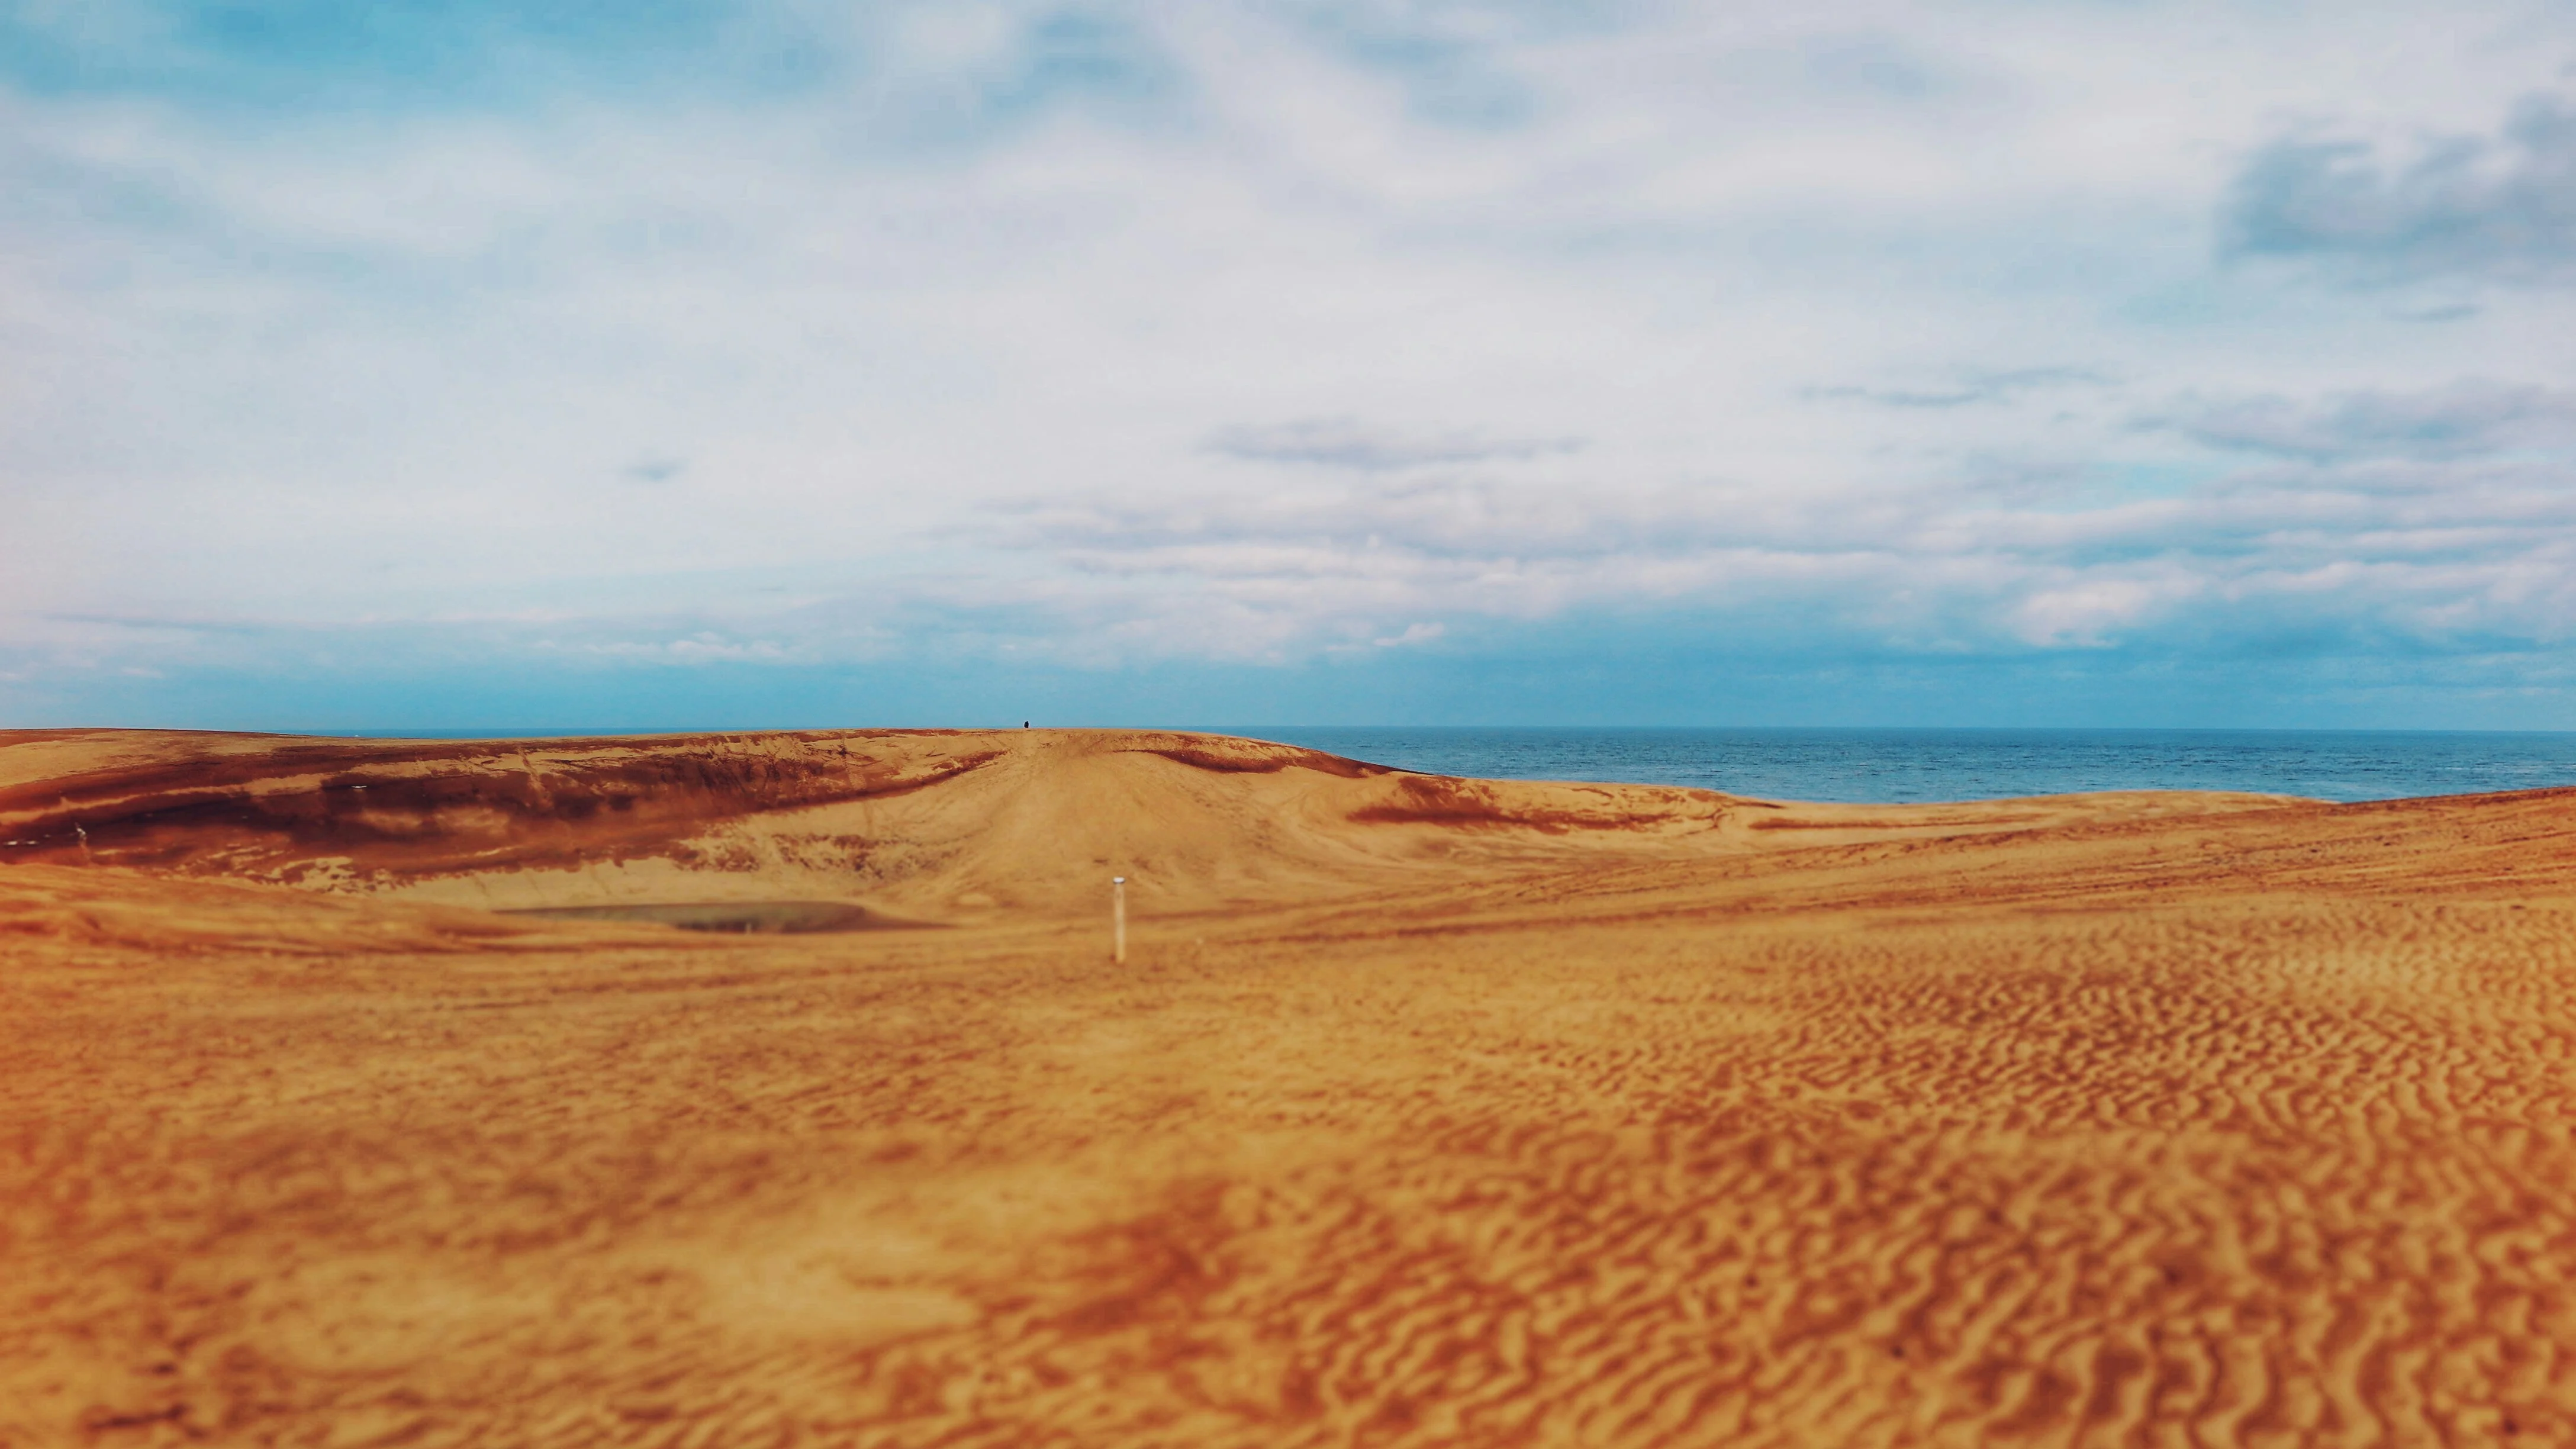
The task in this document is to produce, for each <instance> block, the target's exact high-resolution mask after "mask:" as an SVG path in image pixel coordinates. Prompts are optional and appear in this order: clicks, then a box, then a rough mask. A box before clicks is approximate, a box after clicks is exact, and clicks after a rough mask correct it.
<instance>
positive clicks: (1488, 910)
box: [0, 731, 2576, 1449]
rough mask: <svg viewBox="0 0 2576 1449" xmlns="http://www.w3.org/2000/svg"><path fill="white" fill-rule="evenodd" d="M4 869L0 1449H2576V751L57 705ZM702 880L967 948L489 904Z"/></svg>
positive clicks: (11, 758) (541, 901) (12, 751)
mask: <svg viewBox="0 0 2576 1449" xmlns="http://www.w3.org/2000/svg"><path fill="white" fill-rule="evenodd" d="M298 751H303V752H304V753H298ZM361 784H363V785H365V786H366V787H367V788H366V789H365V790H364V791H358V790H355V789H354V788H353V787H354V786H356V785H361ZM359 796H364V797H366V799H365V800H363V801H361V800H359V799H358V797H359ZM620 797H623V798H626V799H627V800H628V803H627V804H626V805H623V806H620V805H617V804H615V803H614V801H615V799H617V798H620ZM74 827H77V831H78V833H74V830H73V828H74ZM0 838H6V839H8V840H18V841H27V840H34V841H36V842H37V843H36V844H33V845H26V844H21V845H16V846H8V845H0V1034H5V1036H0V1039H5V1041H6V1042H7V1043H8V1044H9V1051H8V1053H7V1054H6V1056H5V1057H0V1443H5V1444H7V1445H9V1446H11V1449H16V1446H20V1445H51V1444H58V1443H60V1444H88V1443H97V1444H114V1445H157V1444H182V1443H201V1442H217V1443H246V1444H263V1443H281V1444H303V1443H315V1444H323V1443H328V1444H360V1443H375V1442H382V1443H407V1444H423V1445H443V1444H564V1445H572V1444H636V1445H674V1446H677V1445H696V1444H709V1445H728V1446H729V1445H749V1444H759V1445H767V1444H791V1443H807V1444H815V1445H827V1444H866V1445H878V1444H882V1445H903V1446H909V1445H931V1444H943V1445H945V1444H979V1445H995V1446H1002V1445H1028V1444H1066V1445H1074V1444H1085V1445H1088V1444H1100V1445H1113V1444H1114V1445H1144V1444H1169V1445H1237V1444H1239V1445H1246V1446H1253V1445H1260V1446H1272V1445H1343V1444H1371V1445H1376V1444H1386V1445H1395V1444H1422V1445H1431V1444H1461V1443H1464V1444H1531V1445H1540V1444H1566V1445H1615V1444H1637V1445H1648V1444H1653V1445H1663V1444H1707V1445H1773V1444H1777V1445H1819V1446H1824V1445H1834V1446H1839V1445H1895V1444H1926V1445H1930V1444H1956V1445H1978V1444H2023V1443H2027V1444H2048V1445H2072V1446H2086V1445H2148V1446H2160V1445H2236V1444H2246V1445H2254V1444H2282V1445H2289V1444H2301V1445H2304V1444H2391V1445H2412V1444H2423V1445H2434V1444H2449V1445H2469V1444H2490V1443H2505V1444H2511V1443H2526V1444H2536V1445H2558V1444H2571V1443H2576V1364H2571V1362H2570V1354H2571V1352H2576V1289H2571V1286H2570V1284H2569V1282H2568V1279H2569V1276H2570V1274H2571V1273H2576V1227H2571V1208H2576V1130H2572V1129H2576V1096H2572V1095H2571V1089H2572V1088H2576V1063H2571V1060H2570V1045H2571V1042H2572V1041H2576V792H2569V793H2533V794H2521V795H2506V796H2488V797H2471V798H2462V799H2453V800H2440V801H2406V802H2393V803H2388V804H2381V805H2361V806H2324V805H2317V804H2312V803H2306V802H2292V801H2280V800H2270V799H2262V798H2256V797H2204V796H2150V795H2134V796H2108V797H2089V798H2088V797H2070V798H2068V799H2063V800H2052V801H2041V802H2003V803H1997V804H1993V805H1984V806H1961V807H1916V808H1909V809H1903V810H1893V809H1891V810H1868V809H1861V808H1856V807H1809V806H1791V807H1785V808H1783V807H1773V806H1766V805H1763V804H1761V803H1760V802H1748V801H1738V800H1732V799H1729V798H1728V797H1724V796H1714V795H1707V794H1703V793H1699V792H1689V791H1655V790H1646V789H1641V788H1638V787H1600V788H1590V789H1587V788H1582V787H1571V786H1524V785H1507V784H1475V783H1472V782H1454V781H1437V780H1428V779H1425V778H1424V777H1414V776H1406V775H1401V774H1395V773H1390V772H1383V771H1371V770H1367V769H1363V768H1360V767H1357V766H1353V765H1351V764H1350V763H1349V762H1344V761H1335V760H1332V759H1330V757H1324V756H1310V755H1308V754H1306V753H1305V752H1299V751H1290V750H1284V749H1280V748H1277V747H1257V746H1252V745H1248V744H1243V743H1240V742H1231V741H1224V740H1213V739H1208V738H1205V737H1184V736H1155V735H1137V734H1115V733H1074V732H1063V733H1057V732H1045V731H1038V732H1030V733H1028V734H1025V735H1024V734H1020V733H1018V732H1012V733H1009V734H987V735H971V734H970V735H903V736H891V735H803V736H765V737H740V736H736V737H726V738H722V739H717V738H701V739H694V740H675V741H664V742H610V743H600V744H588V743H586V744H580V745H574V744H564V745H562V746H561V747H559V748H556V747H536V748H530V749H526V750H522V749H520V748H519V747H516V746H510V747H492V746H422V745H416V744H412V745H395V744H384V745H351V744H347V743H346V742H339V743H334V744H332V745H328V746H324V745H320V744H314V743H311V742H303V743H298V742H282V741H275V740H260V739H255V738H246V737H202V736H201V737H187V736H143V735H35V734H29V733H21V734H18V735H14V736H13V735H6V734H0ZM1112 869H1116V870H1121V871H1124V872H1127V873H1130V874H1133V875H1134V876H1136V878H1137V881H1136V884H1135V886H1133V887H1132V888H1131V889H1133V890H1134V892H1135V894H1134V895H1132V896H1131V909H1132V911H1133V917H1134V929H1133V943H1132V950H1131V954H1130V959H1129V961H1128V962H1127V964H1126V965H1125V966H1123V967H1120V966H1115V965H1113V964H1112V963H1111V962H1110V961H1109V960H1108V957H1107V939H1106V938H1107V931H1106V918H1105V917H1106V900H1105V894H1104V891H1103V887H1104V886H1105V876H1106V875H1107V874H1108V873H1109V871H1110V870H1112ZM281 882H293V883H294V884H291V885H290V884H282V883H281ZM721 899H734V900H756V899H775V900H796V901H807V900H816V899H837V900H843V901H846V902H848V903H851V904H855V905H865V906H867V907H869V908H870V909H872V910H881V911H883V912H885V913H888V914H891V915H894V916H898V917H902V918H904V919H907V920H917V921H926V922H932V923H935V924H937V925H938V926H940V927H943V928H941V929H920V930H887V931H865V932H855V933H845V934H788V935H758V934H756V935H743V936H723V935H707V934H701V933H693V932H685V931H677V930H670V929H667V928H662V927H657V926H650V925H640V924H619V923H597V922H587V921H575V920H561V919H547V918H533V917H525V916H504V915H498V914H494V913H492V912H491V911H487V910H482V909H474V908H471V907H472V906H473V905H475V904H477V903H480V904H488V905H496V906H509V907H513V908H528V907H539V906H548V907H552V906H568V905H588V904H594V903H599V902H616V901H627V902H652V901H656V900H659V901H666V902H670V901H706V900H721Z"/></svg>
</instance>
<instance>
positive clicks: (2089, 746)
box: [330, 725, 2576, 804]
mask: <svg viewBox="0 0 2576 1449" xmlns="http://www.w3.org/2000/svg"><path fill="white" fill-rule="evenodd" d="M1192 728H1202V729H1210V730H1213V731H1215V732H1217V733H1222V734H1231V735H1249V736H1251V737H1253V738H1255V739H1265V740H1277V741H1280V742H1281V743H1284V744H1292V745H1304V746H1307V747H1309V748H1311V749H1318V750H1327V751H1330V752H1332V753H1333V754H1336V755H1347V756H1350V757H1351V758H1354V759H1360V760H1368V761H1371V762H1373V763H1376V764H1381V765H1394V766H1396V767H1398V768H1400V769H1407V770H1421V771H1425V772H1427V773H1431V774H1439V775H1467V776H1474V777H1477V778H1481V779H1496V780H1604V781H1622V782H1628V783H1635V784H1645V785H1691V786H1697V787H1699V788H1701V789H1707V790H1722V791H1725V792H1727V793H1728V794H1733V795H1750V796H1754V797H1757V798H1761V799H1769V800H1834V801H1848V802H1853V803H1858V804H1905V803H1910V802H1916V801H1934V800H1995V799H2010V798H2013V797H2015V796H2022V795H2063V794H2070V793H2073V792H2076V791H2083V790H2245V791H2253V792H2257V793H2262V794H2276V795H2304V796H2307V797H2310V798H2312V799H2320V800H2390V799H2398V798H2402V797H2406V796H2419V795H2467V794H2477V793H2482V792H2485V791H2491V790H2533V789H2540V788H2544V787H2547V786H2553V785H2576V731H2551V732H2532V733H2515V732H2504V731H2413V730H2161V729H2126V730H2122V729H1605V728H1558V727H1549V726H1528V727H1518V728H1508V729H1506V728H1470V727H1456V728H1431V727H1412V726H1391V725H1388V726H1379V725H1212V726H1192ZM330 733H334V734H343V733H351V732H345V731H331V732H330ZM367 733H370V734H372V735H374V736H375V737H376V738H388V737H409V738H416V739H430V738H434V739H502V738H518V739H536V738H558V739H559V738H563V737H565V736H569V735H602V734H627V733H633V734H664V733H672V731H668V730H608V729H578V730H525V729H519V730H388V731H370V732H367Z"/></svg>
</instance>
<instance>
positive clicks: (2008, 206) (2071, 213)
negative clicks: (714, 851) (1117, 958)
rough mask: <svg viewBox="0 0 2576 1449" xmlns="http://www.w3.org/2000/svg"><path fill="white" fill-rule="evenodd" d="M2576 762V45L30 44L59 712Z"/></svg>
mask: <svg viewBox="0 0 2576 1449" xmlns="http://www.w3.org/2000/svg"><path fill="white" fill-rule="evenodd" d="M1023 718H1031V719H1036V720H1037V721H1039V722H1041V723H1050V724H1114V723H1135V724H1258V723H1282V724H1286V723H1302V724H1412V725H1421V724H1569V725H1571V724H1598V725H1622V724H1633V725H1694V724H1698V725H1951V726H1957V725H1966V726H1982V725H1995V726H2157V727H2175V726H2181V727H2355V728H2461V729H2481V728H2499V729H2576V3H2568V0H2556V3H2484V0H2449V3H2443V4H2439V5H2436V4H2430V3H2405V4H2390V3H2373V0H2346V3H2338V4H2333V5H2326V4H2299V3H2290V0H2282V3H2247V4H2195V3H2173V4H2168V3H2156V0H2076V3H2055V4H2039V3H1993V0H1964V3H1958V4H1949V5H1942V6H1937V7H1936V6H1922V5H1894V4H1880V3H1865V0H1853V3H1836V0H1824V3H1810V4H1803V5H1798V6H1785V5H1747V4H1678V3H1623V0H1601V3H1587V4H1574V3H1558V0H1497V3H1467V0H1349V3H1314V4H1290V3H1257V0H1241V3H1238V0H1195V3H1191V4H1187V5H1173V4H1168V3H1165V4H1115V3H1109V4H1080V5H1060V4H1044V3H1000V4H988V3H979V0H940V3H924V4H908V3H884V4H859V5H849V4H837V5H836V4H826V3H820V0H745V3H739V4H715V3H701V0H555V3H546V4H537V3H522V4H505V3H496V0H373V3H369V4H365V5H356V4H348V3H345V0H272V3H184V0H0V726H50V725H75V724H122V725H157V726H184V727H202V728H253V729H338V730H363V729H378V728H382V729H397V728H400V729H450V728H480V727H494V728H621V727H623V728H694V727H728V728H738V727H753V726H782V727H786V726H795V727H804V726H824V725H849V726H864V725H939V724H958V725H982V724H995V723H1016V722H1018V721H1020V720H1021V719H1023Z"/></svg>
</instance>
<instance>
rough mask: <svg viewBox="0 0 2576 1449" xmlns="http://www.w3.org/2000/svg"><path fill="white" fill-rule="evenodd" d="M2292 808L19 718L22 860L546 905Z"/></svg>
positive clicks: (758, 743)
mask: <svg viewBox="0 0 2576 1449" xmlns="http://www.w3.org/2000/svg"><path fill="white" fill-rule="evenodd" d="M2276 803H2279V802H2278V801H2277V800H2274V799H2273V798H2271V797H2259V796H2217V795H2174V796H2167V797H2155V798H2154V799H2152V800H2149V799H2148V798H2147V797H2134V796H2094V797H2067V798H2065V799H2061V800H2056V801H2049V802H2033V801H2014V802H1997V803H1991V804H1985V805H1964V806H1938V807H1911V808H1893V809H1888V808H1868V807H1852V806H1816V805H1808V806H1795V807H1790V806H1782V805H1779V804H1775V803H1772V802H1766V801H1757V800H1747V799H1742V798H1738V797H1734V796H1727V795H1721V794H1716V793H1713V792H1710V791H1705V790H1691V789H1681V788H1675V787H1665V786H1648V785H1592V784H1560V783H1540V782H1527V781H1493V780H1459V779H1450V778H1447V777H1441V776H1430V775H1418V774H1411V773H1407V772H1403V771H1398V770H1392V769H1389V768H1387V767H1385V766H1381V765H1371V764H1365V763H1362V762H1359V761H1354V760H1346V759H1342V758H1340V757H1338V756H1333V755H1328V754H1324V753H1322V752H1319V751H1315V750H1307V749H1300V748H1297V747H1295V746H1289V745H1279V744H1270V743H1265V742H1262V741H1255V740H1244V739H1234V738H1229V737H1224V736H1214V735H1194V734H1181V733H1172V732H1163V731H1139V730H1000V731H917V730H905V731H891V730H877V731H799V732H778V733H768V734H740V735H677V736H662V737H647V738H633V739H607V740H587V739H568V740H531V741H500V742H492V741H470V742H430V741H397V740H320V739H310V738H295V737H280V736H257V735H207V734H187V733H178V732H168V733H154V732H143V731H94V732H68V731H59V732H26V733H25V734H23V735H21V736H18V737H12V736H10V735H6V734H0V841H4V842H8V843H6V844H0V860H5V861H14V862H19V863H56V864H62V863H74V862H77V863H82V864H93V865H116V866H127V867H132V868H137V869H145V870H152V871H158V872H166V873H171V874H177V875H183V876H195V877H222V878H229V879H241V880H258V881H269V882H274V883H277V884H283V885H293V886H299V887H303V888H307V889H322V890H333V891H343V892H352V893H364V894H371V895H388V896H396V897H402V898H407V899H417V900H437V901H445V902H452V903H457V904H472V905H483V906H490V907H503V908H522V909H524V908H539V907H570V906H580V905H594V904H609V903H615V902H631V903H648V902H665V903H680V902H693V901H702V900H734V899H754V898H801V897H812V896H819V897H823V898H829V899H846V900H850V901H853V902H866V903H870V904H876V905H882V906H884V907H887V908H889V909H893V910H897V911H911V912H916V913H918V912H921V911H925V910H927V911H932V912H935V913H939V914H943V915H948V916H957V915H966V916H972V915H974V914H976V913H977V912H979V911H993V910H1027V909H1040V910H1054V909H1064V908H1068V907H1071V908H1077V909H1079V908H1087V907H1088V906H1089V905H1090V904H1091V903H1092V902H1093V901H1094V900H1095V899H1096V897H1097V895H1098V885H1099V881H1100V880H1101V878H1103V877H1105V876H1107V875H1109V874H1126V875H1130V876H1133V877H1134V878H1135V881H1136V890H1137V894H1138V896H1139V898H1140V903H1141V904H1144V905H1147V906H1149V907H1152V908H1159V909H1167V910H1169V909H1183V910H1188V909H1209V908H1216V907H1222V906H1226V905H1239V904H1251V903H1258V902H1275V901H1282V900H1291V899H1296V898H1299V897H1301V896H1303V895H1306V894H1309V893H1312V892H1314V891H1317V890H1325V889H1332V888H1340V889H1360V888H1372V887H1380V886H1386V887H1393V886H1399V885H1401V884H1402V883H1403V882H1405V881H1407V880H1409V879H1411V878H1413V877H1414V876H1416V875H1418V874H1420V872H1421V869H1422V868H1426V867H1427V868H1432V869H1434V870H1435V871H1436V870H1437V869H1448V868H1457V867H1462V866H1468V865H1476V864H1482V865H1485V866H1489V867H1498V866H1512V865H1525V864H1531V863H1535V862H1539V861H1543V860H1547V859H1554V858H1557V857H1559V856H1563V855H1566V854H1567V853H1569V852H1571V853H1573V854H1574V855H1575V856H1576V858H1588V857H1590V856H1594V855H1602V854H1608V855H1618V856H1633V857H1638V858H1649V857H1653V856H1656V855H1692V854H1708V853H1728V852H1741V851H1746V850H1753V849H1761V848H1766V847H1773V846H1779V845H1787V844H1792V843H1794V844H1796V845H1799V846H1811V845H1815V844H1820V843H1828V842H1834V841H1850V840H1862V839H1884V838H1889V837H1893V836H1900V835H1951V834H1958V833H1962V832H1973V831H1980V830H2004V829H2021V828H2031V827H2034V826H2038V825H2044V824H2055V823H2064V822H2066V821H2069V820H2074V819H2088V820H2096V821H2110V820H2117V819H2127V818H2133V817H2135V816H2137V815H2139V814H2140V813H2142V812H2144V813H2174V812H2177V811H2180V812H2187V813H2207V812H2210V811H2219V810H2233V809H2244V808H2249V807H2257V806H2263V805H2270V804H2276Z"/></svg>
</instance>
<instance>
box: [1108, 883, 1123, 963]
mask: <svg viewBox="0 0 2576 1449" xmlns="http://www.w3.org/2000/svg"><path fill="white" fill-rule="evenodd" d="M1109 958H1110V959H1111V960H1113V961H1116V962H1117V963H1118V964H1119V965H1121V966H1124V965H1126V964H1127V877H1125V876H1123V875H1113V876H1111V877H1110V878H1109Z"/></svg>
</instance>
